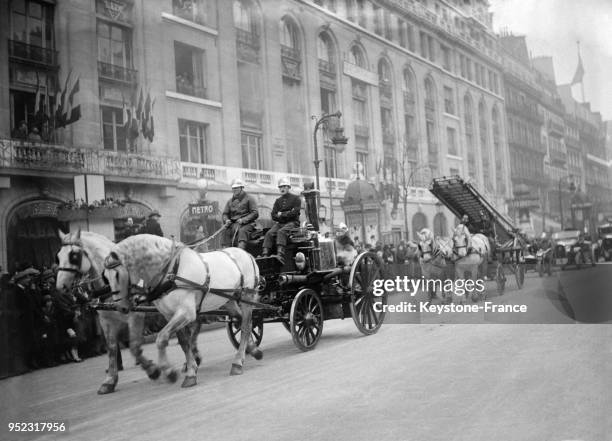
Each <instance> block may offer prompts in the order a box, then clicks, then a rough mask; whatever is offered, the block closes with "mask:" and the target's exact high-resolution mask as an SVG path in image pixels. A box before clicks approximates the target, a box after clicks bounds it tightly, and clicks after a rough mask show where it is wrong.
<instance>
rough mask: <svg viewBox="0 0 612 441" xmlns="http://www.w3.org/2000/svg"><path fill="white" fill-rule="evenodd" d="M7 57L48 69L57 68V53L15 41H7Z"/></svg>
mask: <svg viewBox="0 0 612 441" xmlns="http://www.w3.org/2000/svg"><path fill="white" fill-rule="evenodd" d="M9 57H11V58H15V59H19V60H22V61H29V62H32V63H40V64H44V65H46V66H49V67H55V66H57V51H55V50H53V49H46V48H44V47H39V46H34V45H31V44H26V43H22V42H20V41H16V40H9Z"/></svg>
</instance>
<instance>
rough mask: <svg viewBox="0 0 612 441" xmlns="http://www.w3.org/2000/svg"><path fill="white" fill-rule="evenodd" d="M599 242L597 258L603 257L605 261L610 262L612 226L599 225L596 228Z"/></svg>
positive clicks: (611, 257) (611, 255) (611, 254)
mask: <svg viewBox="0 0 612 441" xmlns="http://www.w3.org/2000/svg"><path fill="white" fill-rule="evenodd" d="M597 233H598V235H599V240H598V241H597V243H598V245H599V249H598V251H599V257H603V258H604V259H605V260H606V261H609V260H612V224H611V223H607V224H604V225H600V226H599V227H598V228H597Z"/></svg>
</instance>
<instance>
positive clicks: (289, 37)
mask: <svg viewBox="0 0 612 441" xmlns="http://www.w3.org/2000/svg"><path fill="white" fill-rule="evenodd" d="M280 44H281V46H284V47H286V48H290V49H294V50H298V49H299V47H298V36H297V29H296V26H295V24H294V23H293V22H292V21H291V20H290V19H288V18H284V19H283V20H281V23H280Z"/></svg>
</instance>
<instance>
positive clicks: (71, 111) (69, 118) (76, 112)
mask: <svg viewBox="0 0 612 441" xmlns="http://www.w3.org/2000/svg"><path fill="white" fill-rule="evenodd" d="M79 89H80V77H77V79H76V81H75V83H74V84H73V85H72V89H71V90H70V94H69V95H68V105H67V107H66V112H65V114H64V121H66V125H69V124H72V123H73V122H76V121H78V120H79V119H81V106H80V105H76V106H75V105H74V96H75V95H76V94H77V93H78V91H79Z"/></svg>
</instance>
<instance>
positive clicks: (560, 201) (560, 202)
mask: <svg viewBox="0 0 612 441" xmlns="http://www.w3.org/2000/svg"><path fill="white" fill-rule="evenodd" d="M571 178H572V175H568V176H561V177H560V178H559V213H560V214H561V230H563V229H564V228H565V225H564V221H563V196H562V194H561V183H562V182H563V181H564V180H565V179H571ZM569 185H570V187H569V188H570V191H574V190H575V189H576V186H575V185H574V182H573V181H570V184H569Z"/></svg>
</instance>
